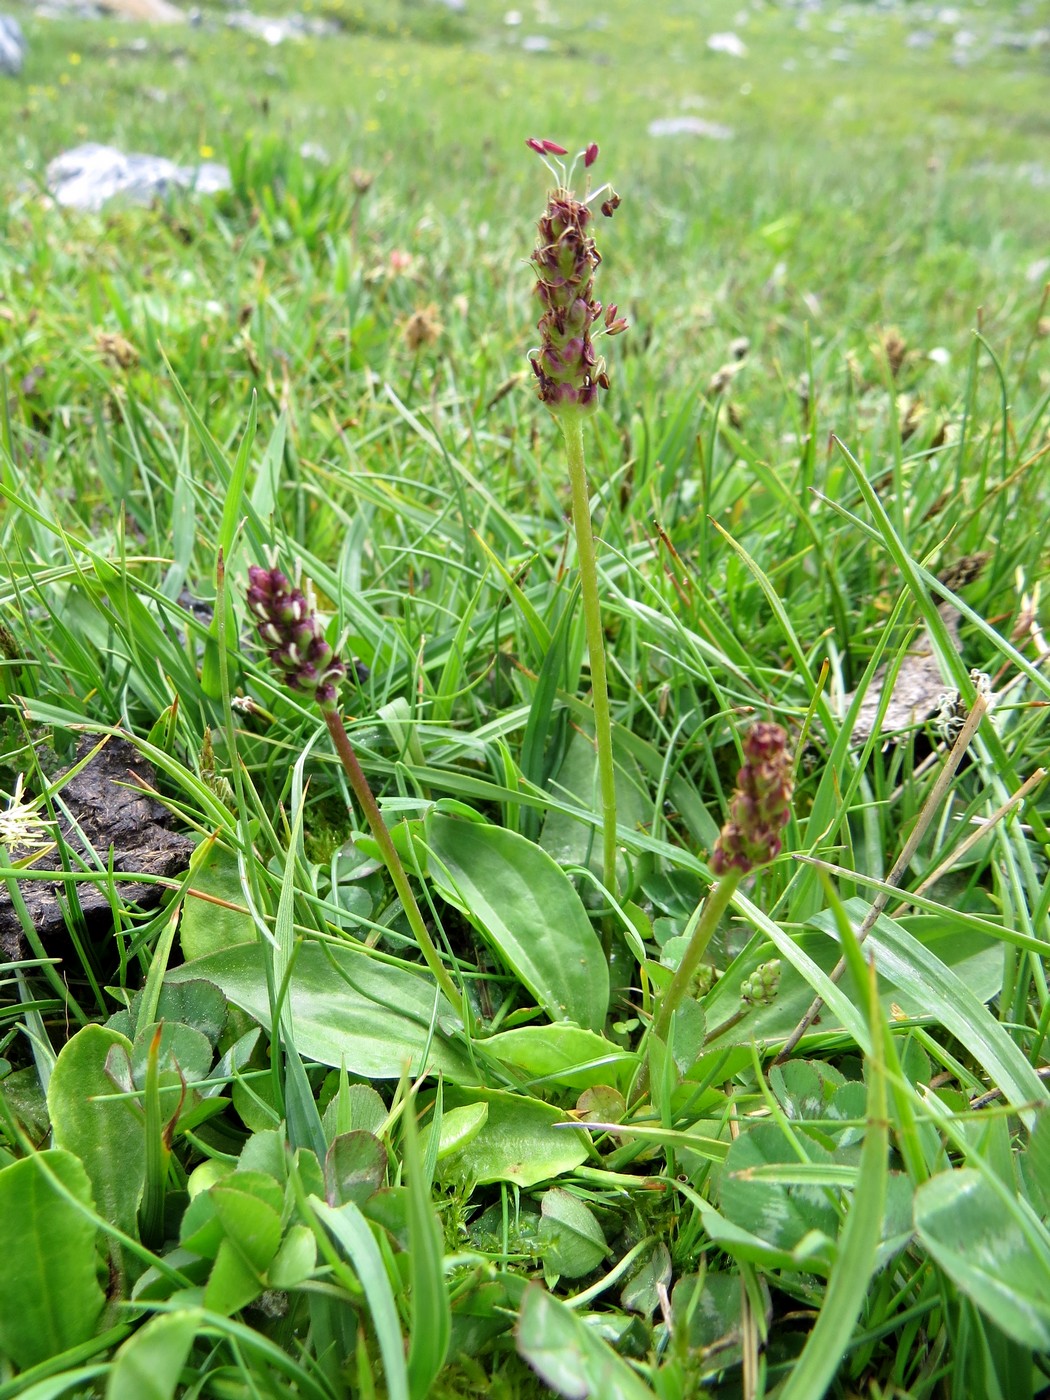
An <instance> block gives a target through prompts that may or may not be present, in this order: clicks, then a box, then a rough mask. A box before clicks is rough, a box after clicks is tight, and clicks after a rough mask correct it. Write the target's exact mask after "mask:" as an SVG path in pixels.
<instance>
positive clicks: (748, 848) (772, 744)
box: [709, 721, 794, 875]
mask: <svg viewBox="0 0 1050 1400" xmlns="http://www.w3.org/2000/svg"><path fill="white" fill-rule="evenodd" d="M743 748H744V758H745V759H746V762H745V764H744V766H743V768H741V770H740V772H739V773H738V774H737V780H736V781H737V786H736V790H735V791H734V793H733V796H732V797H731V798H730V801H729V820H728V821H727V822H726V824H725V826H723V828H722V830H721V832H720V833H719V837H718V840H717V841H716V842H715V848H714V850H713V851H712V852H711V860H710V862H709V864H710V866H711V869H712V870H713V871H714V872H715V874H716V875H724V874H725V873H726V872H727V871H728V870H730V869H734V868H735V869H736V870H739V871H741V872H743V873H744V874H746V873H747V872H748V871H749V870H751V869H752V868H753V867H754V866H756V865H765V863H766V862H767V861H770V860H773V859H774V858H775V857H776V856H778V855H779V854H780V848H781V840H780V833H781V830H782V829H783V828H784V827H785V826H786V825H787V821H788V818H789V817H790V815H791V793H792V789H793V787H794V777H793V775H792V771H791V755H790V754H789V753H788V751H787V735H786V734H785V733H784V731H783V729H781V727H780V725H779V724H769V723H766V722H763V721H760V722H759V723H758V724H753V725H752V726H751V728H750V729H749V730H748V731H747V733H746V734H745V735H744V742H743Z"/></svg>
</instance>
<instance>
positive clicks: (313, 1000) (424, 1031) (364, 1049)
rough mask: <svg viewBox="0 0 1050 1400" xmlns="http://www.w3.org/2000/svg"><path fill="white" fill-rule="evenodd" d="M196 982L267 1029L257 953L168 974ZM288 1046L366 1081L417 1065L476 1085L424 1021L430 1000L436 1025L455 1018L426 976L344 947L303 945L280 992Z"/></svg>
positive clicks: (255, 949) (245, 950)
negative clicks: (287, 1010) (284, 995)
mask: <svg viewBox="0 0 1050 1400" xmlns="http://www.w3.org/2000/svg"><path fill="white" fill-rule="evenodd" d="M196 977H204V978H206V979H207V980H208V981H209V982H214V983H215V984H216V986H217V987H220V988H221V989H222V991H223V993H224V994H225V996H226V997H227V998H228V999H229V1000H230V1001H232V1002H233V1004H234V1005H235V1006H239V1007H241V1008H242V1009H243V1010H245V1011H247V1012H248V1013H249V1015H251V1016H254V1017H255V1019H256V1020H257V1021H259V1022H260V1023H261V1024H262V1025H263V1026H265V1027H266V1029H267V1030H268V1031H269V1030H271V1026H270V1002H269V996H268V993H267V987H266V973H265V970H264V964H263V954H262V951H261V949H260V948H259V945H258V944H257V943H254V942H253V943H244V944H241V945H240V946H239V947H237V948H227V949H225V950H224V951H223V952H220V953H212V954H209V956H207V957H204V958H198V959H197V960H196V961H195V962H192V963H186V964H185V965H184V966H182V967H179V968H175V969H174V970H173V971H171V972H169V973H168V975H167V980H168V981H170V982H182V981H186V980H188V979H190V978H196ZM288 998H289V1001H290V1003H291V1012H292V1024H293V1025H294V1027H295V1044H296V1048H297V1049H298V1051H299V1053H300V1055H302V1056H303V1057H304V1058H305V1059H311V1060H316V1061H318V1062H319V1063H320V1064H324V1065H332V1066H334V1067H336V1068H338V1067H339V1066H340V1065H341V1064H345V1065H346V1068H347V1070H348V1071H349V1072H350V1073H352V1074H359V1075H362V1076H366V1077H368V1078H371V1079H397V1078H400V1076H401V1074H402V1072H403V1070H404V1069H405V1068H406V1066H409V1072H410V1073H411V1074H419V1072H420V1070H421V1069H422V1067H423V1061H424V1055H425V1056H426V1067H427V1069H428V1071H429V1072H430V1073H438V1072H439V1071H440V1072H441V1073H443V1074H445V1075H446V1076H447V1077H448V1078H449V1079H451V1080H453V1081H454V1082H456V1083H460V1084H473V1083H475V1082H476V1081H477V1077H478V1076H477V1071H476V1070H475V1069H474V1067H473V1065H472V1064H471V1062H470V1059H469V1058H468V1056H467V1055H466V1054H465V1053H464V1051H463V1050H461V1049H460V1048H459V1046H458V1045H457V1044H455V1043H454V1042H452V1041H451V1040H450V1039H449V1038H448V1037H447V1036H446V1035H444V1034H443V1032H442V1031H441V1029H440V1028H439V1027H436V1028H435V1030H434V1033H433V1036H431V1031H430V1023H431V1016H432V1012H433V1010H434V1005H435V1000H436V1002H437V1012H438V1018H439V1021H444V1022H445V1023H446V1024H454V1023H455V1021H456V1019H457V1018H456V1013H455V1012H454V1011H453V1010H452V1008H451V1007H450V1006H449V1004H448V1002H447V1001H445V999H444V997H442V996H440V995H439V994H438V993H437V992H436V990H435V988H434V986H433V984H432V983H431V982H430V981H428V979H427V978H426V976H424V975H420V976H418V977H417V976H416V975H415V974H414V973H411V972H406V971H404V970H403V969H401V968H398V967H391V966H389V965H388V964H386V963H380V962H377V961H374V960H373V959H372V958H370V957H369V956H368V954H367V953H366V952H362V951H359V950H358V949H355V948H350V947H346V948H343V947H328V948H327V949H325V948H322V947H321V946H320V945H319V944H317V943H306V944H303V945H302V946H301V947H300V949H299V952H298V956H297V957H296V961H295V966H294V968H293V971H292V976H291V980H290V984H289V989H288Z"/></svg>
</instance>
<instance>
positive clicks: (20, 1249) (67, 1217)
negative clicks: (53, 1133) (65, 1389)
mask: <svg viewBox="0 0 1050 1400" xmlns="http://www.w3.org/2000/svg"><path fill="white" fill-rule="evenodd" d="M52 1178H54V1179H55V1184H53V1183H52ZM58 1187H61V1188H62V1190H63V1191H64V1192H67V1193H68V1196H67V1195H64V1194H60V1191H59V1189H57V1188H58ZM70 1196H71V1197H72V1198H73V1199H72V1200H70V1199H69V1198H68V1197H70ZM77 1202H80V1203H81V1204H83V1205H84V1206H86V1207H87V1208H88V1210H89V1211H90V1210H91V1209H92V1208H93V1205H94V1203H93V1201H92V1198H91V1183H90V1180H89V1178H88V1174H87V1172H86V1171H85V1170H84V1167H83V1166H82V1165H81V1163H80V1162H79V1161H78V1160H77V1158H76V1157H74V1156H73V1155H72V1154H71V1153H69V1152H65V1151H63V1150H62V1149H61V1148H53V1149H51V1150H50V1151H48V1152H40V1153H36V1154H34V1155H33V1156H31V1157H24V1158H23V1159H22V1160H21V1161H18V1162H14V1163H13V1164H12V1165H11V1166H9V1167H4V1169H3V1170H2V1171H0V1260H2V1261H3V1266H2V1267H0V1353H4V1354H6V1355H7V1356H9V1357H10V1358H11V1360H12V1361H13V1362H14V1363H15V1365H16V1366H18V1367H19V1368H20V1369H22V1370H24V1369H25V1368H26V1367H28V1366H35V1365H36V1364H37V1363H38V1362H41V1361H47V1360H48V1359H49V1358H50V1357H52V1356H57V1355H58V1354H59V1352H63V1351H66V1350H67V1349H68V1348H69V1347H74V1346H77V1345H78V1344H79V1343H80V1342H86V1341H87V1340H88V1339H89V1338H90V1337H92V1336H94V1333H95V1327H96V1324H97V1323H98V1320H99V1317H100V1316H101V1314H102V1308H103V1305H104V1303H105V1297H104V1295H103V1293H102V1289H101V1288H100V1287H99V1284H98V1278H97V1276H96V1273H95V1235H96V1227H95V1223H94V1221H93V1220H92V1219H91V1218H90V1215H89V1214H88V1213H86V1212H85V1211H83V1210H81V1209H80V1208H79V1206H78V1205H77V1204H76V1203H77Z"/></svg>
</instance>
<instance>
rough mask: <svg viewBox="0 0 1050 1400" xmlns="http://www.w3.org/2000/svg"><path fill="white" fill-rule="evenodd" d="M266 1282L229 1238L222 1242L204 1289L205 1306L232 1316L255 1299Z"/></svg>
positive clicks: (226, 1315)
mask: <svg viewBox="0 0 1050 1400" xmlns="http://www.w3.org/2000/svg"><path fill="white" fill-rule="evenodd" d="M262 1291H263V1283H262V1280H261V1279H260V1278H259V1276H258V1274H257V1273H256V1271H255V1269H253V1268H252V1266H251V1265H250V1264H249V1263H248V1261H247V1260H246V1259H245V1257H244V1255H243V1254H242V1253H241V1252H240V1250H239V1249H238V1248H237V1246H236V1245H235V1244H234V1243H233V1241H232V1240H230V1239H224V1240H223V1241H222V1243H221V1244H220V1245H219V1249H218V1253H217V1254H216V1255H215V1263H214V1264H213V1265H212V1269H211V1274H210V1275H209V1277H208V1283H207V1286H206V1288H205V1290H204V1306H205V1307H206V1308H211V1310H212V1311H213V1312H217V1313H222V1314H223V1316H225V1317H229V1316H230V1314H231V1313H235V1312H239V1311H240V1310H241V1308H246V1307H247V1306H248V1304H249V1303H252V1302H254V1301H255V1299H256V1298H258V1296H259V1294H260V1293H261V1292H262Z"/></svg>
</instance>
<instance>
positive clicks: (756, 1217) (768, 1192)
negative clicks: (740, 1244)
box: [720, 1123, 839, 1250]
mask: <svg viewBox="0 0 1050 1400" xmlns="http://www.w3.org/2000/svg"><path fill="white" fill-rule="evenodd" d="M795 1143H796V1144H797V1145H798V1146H800V1147H801V1148H802V1149H803V1150H804V1152H805V1154H806V1157H807V1158H808V1159H809V1161H810V1162H812V1163H817V1164H827V1165H830V1164H831V1162H832V1157H831V1154H830V1153H829V1152H826V1151H825V1150H824V1148H822V1147H820V1146H819V1144H817V1143H815V1142H813V1141H812V1140H811V1139H809V1138H806V1137H803V1136H801V1135H797V1136H796V1138H795ZM781 1164H782V1165H784V1166H785V1167H787V1168H789V1169H790V1168H791V1167H798V1166H799V1164H800V1157H799V1153H798V1152H797V1151H796V1150H795V1147H794V1146H793V1145H792V1144H791V1143H790V1142H789V1141H788V1140H787V1138H786V1137H785V1136H784V1133H783V1132H782V1131H781V1129H780V1128H779V1127H778V1126H777V1125H776V1124H774V1123H758V1124H756V1125H755V1126H754V1127H753V1128H750V1129H749V1130H748V1131H747V1132H745V1133H741V1134H740V1136H739V1137H738V1138H737V1139H736V1141H735V1142H734V1143H733V1145H732V1146H731V1147H730V1149H729V1154H728V1156H727V1157H726V1160H725V1164H724V1166H723V1168H722V1176H721V1201H720V1204H721V1208H722V1214H723V1215H724V1216H725V1217H726V1219H727V1220H729V1221H731V1222H732V1223H733V1224H735V1225H738V1226H739V1227H740V1228H741V1229H743V1230H747V1231H750V1233H752V1234H754V1235H757V1236H758V1238H759V1239H761V1240H764V1241H765V1242H766V1243H767V1244H769V1245H772V1246H773V1247H774V1248H776V1249H783V1250H793V1249H794V1248H795V1247H796V1246H797V1245H798V1243H799V1242H800V1240H802V1239H803V1238H804V1237H805V1236H806V1235H808V1234H810V1232H812V1231H818V1232H819V1233H820V1234H822V1235H826V1236H827V1237H828V1238H829V1239H834V1238H835V1236H836V1235H837V1234H838V1221H839V1217H838V1213H837V1211H836V1210H835V1207H834V1205H833V1204H832V1200H831V1198H830V1197H829V1195H828V1192H827V1190H826V1189H825V1188H823V1187H821V1186H811V1185H796V1186H791V1185H786V1184H784V1183H781V1182H777V1181H769V1180H761V1179H758V1180H756V1179H755V1178H754V1176H753V1175H752V1173H753V1172H754V1170H755V1169H756V1168H758V1167H766V1166H772V1165H781Z"/></svg>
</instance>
